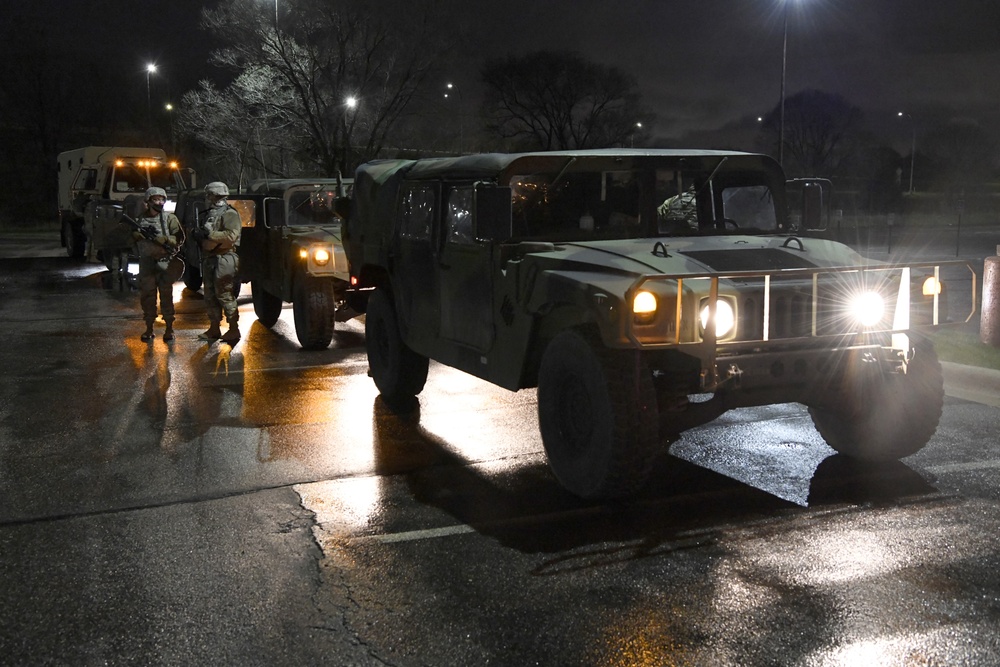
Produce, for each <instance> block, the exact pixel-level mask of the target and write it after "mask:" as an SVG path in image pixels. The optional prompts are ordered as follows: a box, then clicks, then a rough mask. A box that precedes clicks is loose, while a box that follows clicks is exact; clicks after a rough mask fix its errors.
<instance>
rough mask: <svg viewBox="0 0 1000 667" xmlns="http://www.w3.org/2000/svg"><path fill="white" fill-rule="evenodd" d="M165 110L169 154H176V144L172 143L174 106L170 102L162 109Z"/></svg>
mask: <svg viewBox="0 0 1000 667" xmlns="http://www.w3.org/2000/svg"><path fill="white" fill-rule="evenodd" d="M163 108H164V109H166V110H167V118H168V120H169V121H170V152H171V153H173V154H174V155H176V154H177V144H176V143H175V142H174V105H173V104H171V103H170V102H167V104H166V105H165V106H164V107H163Z"/></svg>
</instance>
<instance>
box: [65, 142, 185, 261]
mask: <svg viewBox="0 0 1000 667" xmlns="http://www.w3.org/2000/svg"><path fill="white" fill-rule="evenodd" d="M56 171H57V172H58V178H59V195H58V199H59V229H60V238H61V242H62V245H63V247H65V248H66V254H67V255H69V256H70V257H74V258H78V259H82V258H84V257H85V256H86V257H89V258H91V259H95V258H96V259H101V260H103V261H104V262H105V264H107V265H108V268H109V269H111V268H112V263H113V262H117V263H118V264H120V263H121V262H120V261H119V260H120V259H121V255H122V253H123V252H125V251H126V250H127V242H130V241H131V236H130V235H129V234H125V233H123V231H124V230H123V228H122V227H121V226H120V224H119V223H120V222H121V220H120V218H119V215H120V213H121V211H122V209H123V207H125V206H126V205H127V206H129V208H130V210H133V212H132V215H133V216H134V215H135V214H136V211H134V209H135V208H136V205H135V204H134V203H133V202H135V201H137V200H138V201H140V202H141V201H142V198H143V195H144V194H145V192H146V189H147V188H150V187H153V186H157V187H161V188H163V189H164V190H166V192H167V205H166V207H165V210H166V211H167V212H170V211H173V210H174V206H175V204H176V202H177V196H178V194H179V193H181V192H183V191H184V190H186V189H188V188H192V187H194V186H195V172H194V170H192V169H188V168H181V167H180V165H179V164H178V163H177V162H176V161H168V160H167V155H166V153H165V152H164V151H163V150H162V149H160V148H138V147H125V146H86V147H84V148H77V149H75V150H71V151H65V152H63V153H60V154H59V157H58V159H57V169H56ZM126 200H129V204H126ZM140 211H141V209H140ZM123 243H126V245H123Z"/></svg>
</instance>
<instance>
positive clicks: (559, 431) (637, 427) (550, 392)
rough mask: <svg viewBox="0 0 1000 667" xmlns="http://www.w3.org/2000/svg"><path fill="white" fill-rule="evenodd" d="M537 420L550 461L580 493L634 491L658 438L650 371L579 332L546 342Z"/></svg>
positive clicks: (646, 473)
mask: <svg viewBox="0 0 1000 667" xmlns="http://www.w3.org/2000/svg"><path fill="white" fill-rule="evenodd" d="M538 421H539V427H540V430H541V433H542V442H543V444H544V446H545V454H546V456H547V457H548V462H549V467H550V468H551V469H552V472H553V473H554V474H555V476H556V478H557V479H558V480H559V483H560V484H562V486H563V487H564V488H566V489H567V490H568V491H570V492H571V493H573V494H575V495H577V496H580V497H582V498H612V497H620V496H627V495H632V494H634V493H636V492H637V491H639V490H640V489H641V488H642V486H643V485H644V484H645V482H646V479H647V478H648V477H649V473H650V470H651V468H652V463H653V458H654V456H655V454H656V447H657V444H658V439H659V410H658V408H657V403H656V390H655V387H654V385H653V375H652V373H651V372H650V370H649V368H648V366H647V365H646V363H645V362H644V361H643V358H642V357H641V356H637V353H634V352H631V351H620V350H608V349H605V348H603V347H601V345H600V343H599V342H598V341H595V342H594V343H593V344H592V343H591V342H589V341H588V339H587V338H585V337H584V336H582V335H581V334H579V333H577V332H576V331H564V332H562V333H560V334H559V335H557V336H556V337H555V338H554V339H553V340H552V341H551V342H550V343H549V344H548V346H547V347H546V349H545V353H544V355H543V356H542V364H541V368H540V369H539V373H538Z"/></svg>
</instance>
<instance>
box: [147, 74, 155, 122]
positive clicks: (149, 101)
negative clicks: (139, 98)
mask: <svg viewBox="0 0 1000 667" xmlns="http://www.w3.org/2000/svg"><path fill="white" fill-rule="evenodd" d="M155 73H156V65H154V64H153V63H148V64H147V65H146V116H147V119H148V121H149V131H150V132H152V131H153V97H152V95H151V94H150V88H149V75H150V74H155Z"/></svg>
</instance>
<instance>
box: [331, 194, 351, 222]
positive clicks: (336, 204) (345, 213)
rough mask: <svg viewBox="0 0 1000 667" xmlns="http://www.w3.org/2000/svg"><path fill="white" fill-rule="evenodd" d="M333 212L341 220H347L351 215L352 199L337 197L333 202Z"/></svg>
mask: <svg viewBox="0 0 1000 667" xmlns="http://www.w3.org/2000/svg"><path fill="white" fill-rule="evenodd" d="M333 212H334V213H336V214H337V217H339V218H340V219H341V220H347V218H348V217H349V216H350V215H351V198H350V197H346V196H345V197H337V198H336V199H334V200H333Z"/></svg>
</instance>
